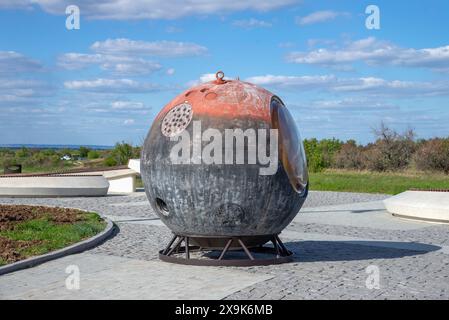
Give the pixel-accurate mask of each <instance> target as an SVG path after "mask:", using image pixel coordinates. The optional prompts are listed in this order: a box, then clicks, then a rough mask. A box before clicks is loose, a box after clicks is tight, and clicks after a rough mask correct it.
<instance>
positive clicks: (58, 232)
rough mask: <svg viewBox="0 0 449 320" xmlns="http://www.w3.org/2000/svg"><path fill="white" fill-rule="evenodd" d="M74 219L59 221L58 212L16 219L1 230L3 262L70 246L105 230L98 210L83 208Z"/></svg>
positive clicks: (0, 244) (1, 263) (1, 257)
mask: <svg viewBox="0 0 449 320" xmlns="http://www.w3.org/2000/svg"><path fill="white" fill-rule="evenodd" d="M70 214H73V215H76V217H75V218H73V220H72V221H64V219H62V220H63V221H60V220H61V219H60V220H57V218H55V213H52V214H49V213H45V211H43V212H40V213H39V214H38V215H37V217H33V218H31V219H28V220H23V221H17V222H13V224H12V225H11V222H10V224H9V225H8V228H5V230H3V231H0V251H2V254H1V256H0V265H4V264H6V263H11V262H15V261H19V260H23V259H26V258H28V257H31V256H36V255H41V254H45V253H48V252H51V251H54V250H57V249H61V248H64V247H67V246H69V245H71V244H74V243H76V242H80V241H82V240H84V239H86V238H89V237H92V236H94V235H95V234H97V233H99V232H101V231H102V230H104V228H105V226H106V223H105V222H104V221H103V220H102V219H101V218H100V217H99V216H98V215H97V214H96V213H84V212H82V211H78V212H73V213H70Z"/></svg>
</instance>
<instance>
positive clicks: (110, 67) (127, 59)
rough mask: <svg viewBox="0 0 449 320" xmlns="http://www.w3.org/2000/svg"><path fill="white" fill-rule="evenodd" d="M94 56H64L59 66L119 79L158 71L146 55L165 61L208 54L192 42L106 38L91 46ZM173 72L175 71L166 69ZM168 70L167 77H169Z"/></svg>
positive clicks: (67, 54)
mask: <svg viewBox="0 0 449 320" xmlns="http://www.w3.org/2000/svg"><path fill="white" fill-rule="evenodd" d="M90 49H91V50H92V51H94V52H95V53H73V52H72V53H66V54H63V55H61V56H60V57H59V58H58V65H59V66H60V67H62V68H65V69H67V70H77V69H82V68H86V67H89V66H93V65H98V66H100V68H101V69H103V70H106V71H109V72H111V73H112V74H115V75H121V76H135V75H145V74H150V73H153V72H155V71H158V70H160V69H161V68H162V66H161V65H160V64H159V63H157V62H154V61H152V60H148V59H147V58H146V57H148V56H152V57H154V56H158V57H165V58H170V57H172V58H174V57H183V56H196V55H202V54H205V53H206V52H207V49H206V48H205V47H203V46H200V45H197V44H195V43H187V42H176V41H154V42H148V41H136V40H130V39H125V38H121V39H107V40H105V41H97V42H95V43H93V44H92V45H91V47H90ZM169 70H172V71H173V70H174V69H169ZM172 71H169V72H168V74H169V75H171V74H170V72H172Z"/></svg>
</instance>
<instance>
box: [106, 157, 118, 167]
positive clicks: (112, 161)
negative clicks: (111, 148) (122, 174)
mask: <svg viewBox="0 0 449 320" xmlns="http://www.w3.org/2000/svg"><path fill="white" fill-rule="evenodd" d="M104 165H105V166H107V167H113V166H116V165H117V160H115V158H114V157H112V156H109V157H107V158H106V159H104Z"/></svg>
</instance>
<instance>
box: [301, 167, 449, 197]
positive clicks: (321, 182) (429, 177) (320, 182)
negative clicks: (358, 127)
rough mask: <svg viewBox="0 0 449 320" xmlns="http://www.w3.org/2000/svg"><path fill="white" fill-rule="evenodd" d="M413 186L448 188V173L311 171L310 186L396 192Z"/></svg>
mask: <svg viewBox="0 0 449 320" xmlns="http://www.w3.org/2000/svg"><path fill="white" fill-rule="evenodd" d="M412 188H418V189H449V176H445V175H442V174H440V175H437V174H426V173H421V172H417V173H416V172H403V173H372V172H357V171H344V170H326V171H324V172H318V173H313V172H311V173H310V189H311V190H317V191H344V192H362V193H384V194H393V195H394V194H398V193H401V192H404V191H407V190H409V189H412Z"/></svg>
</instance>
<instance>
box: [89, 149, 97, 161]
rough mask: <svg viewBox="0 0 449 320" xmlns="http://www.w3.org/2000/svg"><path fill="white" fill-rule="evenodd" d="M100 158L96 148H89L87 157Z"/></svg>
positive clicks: (91, 158)
mask: <svg viewBox="0 0 449 320" xmlns="http://www.w3.org/2000/svg"><path fill="white" fill-rule="evenodd" d="M98 158H100V153H99V152H98V151H96V150H91V151H89V152H88V153H87V159H89V160H93V159H98Z"/></svg>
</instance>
